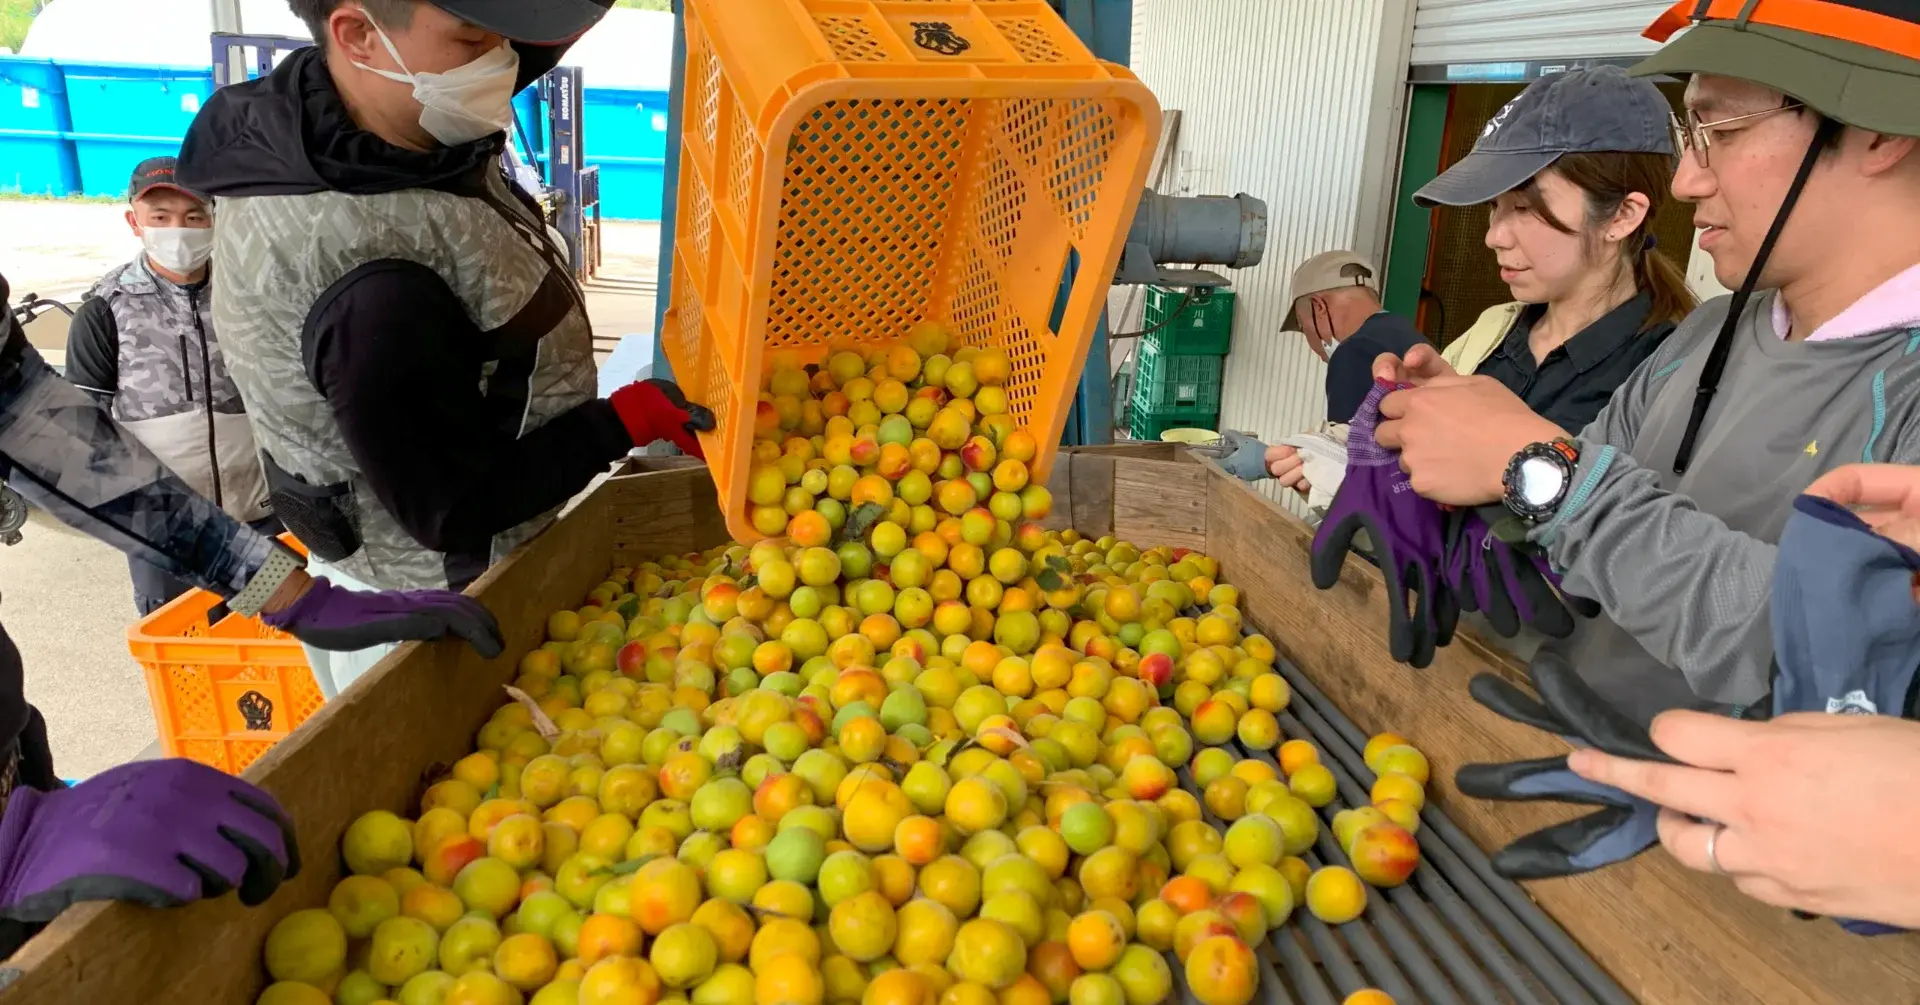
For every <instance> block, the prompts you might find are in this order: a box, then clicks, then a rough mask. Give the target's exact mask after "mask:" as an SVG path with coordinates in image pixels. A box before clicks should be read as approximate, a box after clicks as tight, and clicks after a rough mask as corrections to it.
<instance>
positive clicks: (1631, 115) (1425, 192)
mask: <svg viewBox="0 0 1920 1005" xmlns="http://www.w3.org/2000/svg"><path fill="white" fill-rule="evenodd" d="M1672 116H1673V106H1671V105H1669V104H1668V103H1667V96H1666V95H1664V94H1662V93H1660V88H1658V87H1655V86H1654V85H1653V82H1652V81H1648V80H1640V79H1636V78H1634V77H1629V76H1627V73H1626V71H1625V70H1622V69H1620V68H1619V67H1617V66H1596V67H1590V68H1583V69H1578V70H1568V71H1567V72H1565V73H1558V74H1555V75H1553V76H1551V77H1542V78H1541V79H1539V80H1536V81H1534V82H1533V83H1532V84H1530V85H1528V86H1527V89H1526V90H1525V91H1522V92H1520V96H1519V97H1517V98H1515V99H1513V100H1512V101H1510V102H1508V103H1507V106H1506V107H1505V108H1502V109H1500V111H1499V112H1498V113H1497V114H1496V115H1494V117H1493V121H1491V122H1489V123H1487V128H1486V131H1485V132H1483V133H1481V134H1480V139H1479V140H1478V141H1477V142H1475V143H1474V145H1473V152H1472V153H1469V154H1467V155H1466V156H1465V157H1463V158H1461V159H1460V161H1459V163H1457V164H1455V165H1453V166H1452V167H1450V168H1448V169H1446V170H1445V171H1443V172H1441V173H1440V176H1439V177H1438V178H1435V179H1434V180H1432V181H1430V182H1428V183H1427V184H1426V185H1424V186H1422V187H1421V189H1420V191H1418V192H1415V193H1414V194H1413V201H1414V204H1415V205H1417V206H1420V207H1422V208H1424V209H1432V208H1433V207H1435V206H1477V205H1479V204H1481V203H1483V202H1492V201H1493V200H1494V199H1495V198H1496V197H1498V196H1499V195H1501V194H1502V193H1505V192H1511V191H1513V190H1514V189H1516V188H1519V187H1520V186H1522V185H1525V184H1526V183H1527V182H1528V181H1530V180H1532V178H1533V176H1534V175H1537V174H1539V173H1540V172H1541V171H1543V170H1545V169H1546V168H1547V166H1548V165H1550V164H1552V163H1553V162H1554V161H1556V160H1559V159H1560V157H1561V156H1562V155H1563V154H1574V153H1586V154H1592V153H1628V154H1665V155H1666V156H1668V157H1672V156H1673V130H1672V128H1671V125H1670V124H1671V122H1672Z"/></svg>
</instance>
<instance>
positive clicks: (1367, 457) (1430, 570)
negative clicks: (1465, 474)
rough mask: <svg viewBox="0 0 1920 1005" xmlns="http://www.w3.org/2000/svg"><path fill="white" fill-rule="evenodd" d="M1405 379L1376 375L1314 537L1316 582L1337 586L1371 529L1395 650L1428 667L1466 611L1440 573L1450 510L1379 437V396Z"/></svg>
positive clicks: (1408, 660) (1400, 657)
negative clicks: (1358, 537) (1418, 487)
mask: <svg viewBox="0 0 1920 1005" xmlns="http://www.w3.org/2000/svg"><path fill="white" fill-rule="evenodd" d="M1402 386H1404V385H1394V384H1389V383H1386V382H1383V381H1376V382H1375V383H1374V387H1373V391H1372V392H1371V393H1369V394H1368V395H1367V397H1366V400H1364V401H1362V402H1361V403H1360V409H1359V411H1357V412H1355V413H1354V417H1353V425H1352V427H1351V429H1350V431H1349V432H1348V434H1347V474H1346V480H1345V481H1343V482H1341V483H1340V491H1339V492H1338V493H1337V494H1336V495H1335V496H1334V498H1333V505H1332V506H1330V507H1328V509H1327V516H1326V519H1325V520H1323V521H1322V522H1321V524H1320V529H1319V531H1318V532H1317V533H1316V534H1315V535H1314V538H1313V584H1314V585H1315V586H1317V587H1319V588H1320V589H1322V590H1328V589H1332V588H1333V585H1334V584H1335V583H1337V582H1339V581H1340V570H1341V568H1342V567H1343V566H1344V565H1345V564H1346V561H1347V553H1348V552H1350V551H1352V550H1353V539H1354V535H1355V534H1357V533H1359V532H1360V531H1362V530H1364V531H1366V532H1367V536H1368V538H1369V539H1370V540H1371V541H1372V542H1373V550H1374V556H1373V557H1374V558H1375V559H1376V560H1377V561H1378V563H1379V565H1380V574H1381V576H1382V577H1383V578H1384V579H1385V580H1386V584H1387V617H1388V628H1387V648H1388V651H1389V652H1390V653H1392V655H1393V658H1394V659H1396V660H1399V661H1400V662H1402V663H1408V664H1411V665H1413V666H1416V667H1424V666H1426V665H1428V664H1429V663H1432V662H1433V653H1434V650H1435V649H1436V648H1438V647H1440V646H1444V645H1447V644H1448V643H1450V642H1452V641H1453V629H1454V624H1455V622H1456V621H1458V619H1459V613H1460V612H1459V607H1458V604H1457V602H1456V601H1455V599H1454V598H1453V595H1452V591H1451V590H1449V589H1447V587H1446V584H1445V581H1444V580H1443V578H1442V576H1441V566H1442V564H1443V563H1444V562H1445V560H1446V544H1447V542H1446V515H1445V513H1443V512H1442V510H1441V508H1440V506H1439V504H1437V503H1434V502H1430V501H1428V500H1426V499H1423V498H1421V497H1420V496H1419V495H1418V494H1416V493H1415V492H1414V491H1413V484H1412V483H1411V482H1410V481H1409V480H1408V477H1407V473H1406V472H1404V471H1402V470H1400V456H1399V455H1398V454H1397V453H1395V452H1393V451H1391V450H1388V449H1387V448H1385V447H1382V446H1381V445H1380V443H1379V441H1378V440H1376V439H1375V438H1374V431H1375V429H1376V428H1377V427H1378V426H1379V424H1380V399H1382V398H1384V397H1386V396H1387V394H1388V393H1390V392H1392V391H1395V390H1399V389H1400V388H1401V387H1402ZM1410 604H1411V610H1410V609H1409V605H1410Z"/></svg>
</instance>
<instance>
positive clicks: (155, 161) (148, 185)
mask: <svg viewBox="0 0 1920 1005" xmlns="http://www.w3.org/2000/svg"><path fill="white" fill-rule="evenodd" d="M179 167H180V162H179V161H177V160H175V159H174V158H172V157H149V158H147V159H146V160H143V161H141V162H140V163H139V164H138V165H136V166H135V167H134V169H133V180H132V181H130V182H128V183H127V201H128V202H139V201H140V197H141V196H143V195H146V194H147V193H148V192H151V191H153V190H154V189H156V188H170V189H173V190H174V191H175V192H178V193H180V194H181V195H185V196H189V197H191V198H193V199H195V200H198V201H199V202H201V203H205V202H206V201H207V197H206V196H204V195H201V194H200V193H198V192H195V191H194V190H193V189H190V188H188V187H186V186H185V185H182V184H180V183H179V182H177V181H175V180H174V173H175V172H176V171H177V170H179Z"/></svg>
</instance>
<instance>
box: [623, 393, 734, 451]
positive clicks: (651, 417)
mask: <svg viewBox="0 0 1920 1005" xmlns="http://www.w3.org/2000/svg"><path fill="white" fill-rule="evenodd" d="M608 401H610V402H612V404H613V410H614V412H615V413H617V414H618V415H619V416H620V421H621V423H623V424H624V425H625V426H626V427H627V433H628V435H630V436H632V437H633V445H634V446H636V447H644V446H646V445H647V444H649V443H652V442H654V441H655V440H666V441H667V442H668V443H671V444H673V445H674V446H676V447H679V448H680V449H681V450H682V451H684V452H685V453H687V454H689V455H691V456H693V457H698V458H700V459H701V460H703V461H704V460H706V459H707V455H706V453H705V452H704V451H702V450H701V449H700V441H699V440H698V439H697V438H695V436H694V434H695V433H706V432H711V431H712V430H713V427H714V425H715V422H714V417H713V413H712V412H710V411H708V410H707V409H706V408H705V407H704V406H701V405H695V404H693V403H691V402H689V401H687V396H686V395H685V394H683V393H681V391H680V386H679V385H678V384H675V383H674V382H673V381H670V380H660V379H659V378H654V379H653V380H643V381H640V382H639V383H637V384H628V385H627V386H626V387H623V388H621V389H620V390H618V391H615V392H613V395H612V396H611V397H610V398H608Z"/></svg>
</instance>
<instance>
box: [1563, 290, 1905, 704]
mask: <svg viewBox="0 0 1920 1005" xmlns="http://www.w3.org/2000/svg"><path fill="white" fill-rule="evenodd" d="M1774 296H1775V295H1774V294H1771V293H1768V294H1763V295H1759V296H1755V297H1754V298H1753V300H1752V301H1751V302H1750V304H1749V305H1748V308H1747V310H1746V313H1745V315H1744V316H1743V317H1742V318H1741V320H1740V323H1739V325H1738V327H1737V328H1736V330H1735V342H1734V345H1733V348H1732V352H1731V354H1730V355H1729V357H1728V360H1727V368H1726V372H1725V374H1724V375H1723V377H1722V379H1721V382H1720V388H1719V392H1718V394H1717V395H1716V396H1715V397H1714V399H1713V407H1712V409H1711V410H1710V411H1709V412H1708V413H1707V419H1706V423H1705V425H1704V426H1703V427H1702V429H1701V432H1700V438H1699V442H1698V445H1697V449H1696V450H1695V453H1694V460H1693V463H1692V464H1691V465H1690V466H1689V467H1688V469H1687V472H1686V474H1684V475H1676V474H1674V472H1673V458H1674V454H1675V452H1676V451H1677V449H1678V447H1679V442H1680V438H1681V436H1682V434H1683V433H1684V431H1685V429H1686V425H1687V419H1688V416H1689V414H1690V412H1691V410H1692V407H1693V401H1694V395H1695V388H1697V387H1698V386H1699V378H1700V371H1701V369H1702V367H1703V366H1704V365H1705V362H1706V357H1707V351H1708V349H1709V348H1711V346H1712V344H1713V339H1714V337H1715V336H1716V335H1717V334H1718V333H1719V331H1720V326H1721V323H1722V321H1723V320H1724V319H1725V317H1726V311H1727V309H1728V306H1729V302H1730V300H1731V297H1722V298H1720V299H1717V300H1713V301H1710V302H1708V303H1706V304H1703V305H1701V307H1700V308H1699V309H1698V310H1695V311H1694V312H1693V313H1692V314H1691V315H1689V316H1688V317H1687V319H1686V321H1684V322H1683V323H1681V325H1680V327H1679V328H1678V329H1676V330H1675V331H1674V333H1673V334H1672V335H1671V336H1670V337H1669V338H1668V339H1667V341H1666V343H1665V344H1664V345H1662V346H1661V347H1660V350H1659V351H1658V352H1657V353H1655V354H1654V355H1653V357H1652V358H1650V359H1648V360H1647V362H1646V363H1644V364H1642V365H1641V367H1640V369H1639V370H1638V371H1636V372H1635V373H1634V375H1633V377H1632V378H1630V379H1629V380H1628V381H1627V383H1626V384H1624V385H1622V386H1621V388H1620V389H1619V391H1617V392H1616V393H1615V394H1614V396H1613V400H1612V402H1611V403H1610V404H1609V405H1608V406H1607V408H1606V409H1605V410H1604V411H1602V412H1601V413H1600V416H1599V418H1598V419H1596V420H1594V422H1593V424H1592V425H1590V426H1588V427H1587V428H1586V429H1585V430H1584V431H1583V432H1582V433H1581V434H1580V436H1579V437H1578V442H1579V446H1580V465H1579V469H1578V470H1577V471H1576V472H1575V474H1574V478H1573V492H1572V494H1571V495H1570V496H1569V498H1568V500H1567V502H1566V503H1565V504H1564V505H1563V506H1562V508H1561V511H1560V513H1559V515H1558V516H1556V517H1555V518H1554V519H1553V520H1552V521H1550V522H1549V523H1547V524H1545V525H1543V526H1542V527H1540V528H1538V529H1537V530H1536V531H1535V532H1534V539H1535V540H1536V541H1538V542H1541V543H1543V544H1544V545H1545V547H1546V548H1547V554H1548V556H1549V558H1550V559H1551V560H1552V562H1553V565H1554V567H1555V568H1556V569H1559V570H1561V571H1562V572H1564V574H1565V588H1566V590H1567V592H1569V593H1571V594H1574V595H1576V596H1580V597H1587V598H1590V599H1592V600H1595V601H1597V602H1599V604H1600V605H1601V607H1602V608H1603V609H1604V611H1605V614H1604V616H1603V617H1601V618H1599V619H1597V620H1593V621H1584V622H1582V623H1581V625H1580V627H1579V628H1578V629H1577V630H1576V631H1575V633H1574V635H1573V637H1572V638H1570V639H1567V640H1564V641H1558V642H1549V643H1547V644H1546V645H1545V646H1543V647H1542V650H1543V651H1551V652H1556V653H1559V654H1561V655H1563V656H1565V657H1567V658H1568V659H1569V661H1570V662H1572V664H1573V666H1574V667H1576V668H1577V669H1578V670H1579V671H1580V674H1581V676H1582V677H1584V678H1586V679H1587V680H1588V681H1589V682H1590V683H1591V684H1593V686H1594V687H1595V689H1596V690H1598V691H1599V692H1600V693H1601V694H1603V695H1605V696H1607V698H1608V699H1610V700H1611V701H1613V702H1614V703H1615V704H1616V705H1618V706H1619V707H1620V708H1621V709H1623V710H1624V711H1626V712H1628V713H1629V714H1631V715H1633V716H1634V717H1636V718H1637V719H1640V720H1641V721H1646V720H1648V719H1650V718H1652V716H1653V715H1655V714H1657V713H1659V712H1661V711H1664V710H1666V709H1670V708H1677V707H1693V708H1707V709H1721V710H1725V709H1726V708H1727V707H1728V706H1747V705H1752V704H1754V703H1757V702H1759V701H1760V700H1761V699H1762V698H1764V697H1765V696H1766V694H1767V693H1768V687H1769V681H1770V679H1771V676H1772V665H1773V639H1772V636H1771V634H1770V627H1769V618H1768V609H1769V598H1770V590H1771V587H1772V583H1773V567H1774V558H1775V555H1776V551H1777V549H1776V547H1775V545H1776V543H1777V542H1778V541H1779V539H1780V533H1781V530H1782V528H1783V527H1784V526H1785V525H1786V521H1787V517H1788V516H1789V515H1790V514H1791V513H1792V512H1793V503H1794V499H1795V498H1796V497H1797V496H1798V495H1799V494H1800V492H1801V491H1802V490H1804V489H1805V488H1806V487H1807V486H1808V485H1810V484H1812V482H1813V481H1814V480H1815V479H1816V478H1818V477H1820V476H1821V475H1823V474H1825V473H1826V472H1828V471H1830V470H1832V469H1834V468H1836V467H1840V466H1842V465H1845V464H1853V463H1859V462H1862V461H1876V462H1891V463H1899V464H1913V463H1916V462H1920V351H1916V350H1920V330H1908V329H1905V328H1896V329H1891V330H1888V331H1883V332H1880V333H1877V334H1869V335H1860V336H1857V337H1853V338H1845V339H1838V340H1833V341H1821V342H1806V341H1800V342H1788V341H1784V340H1782V339H1781V338H1780V337H1779V335H1778V334H1777V333H1776V332H1775V331H1774V328H1773V322H1772V308H1773V299H1774Z"/></svg>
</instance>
